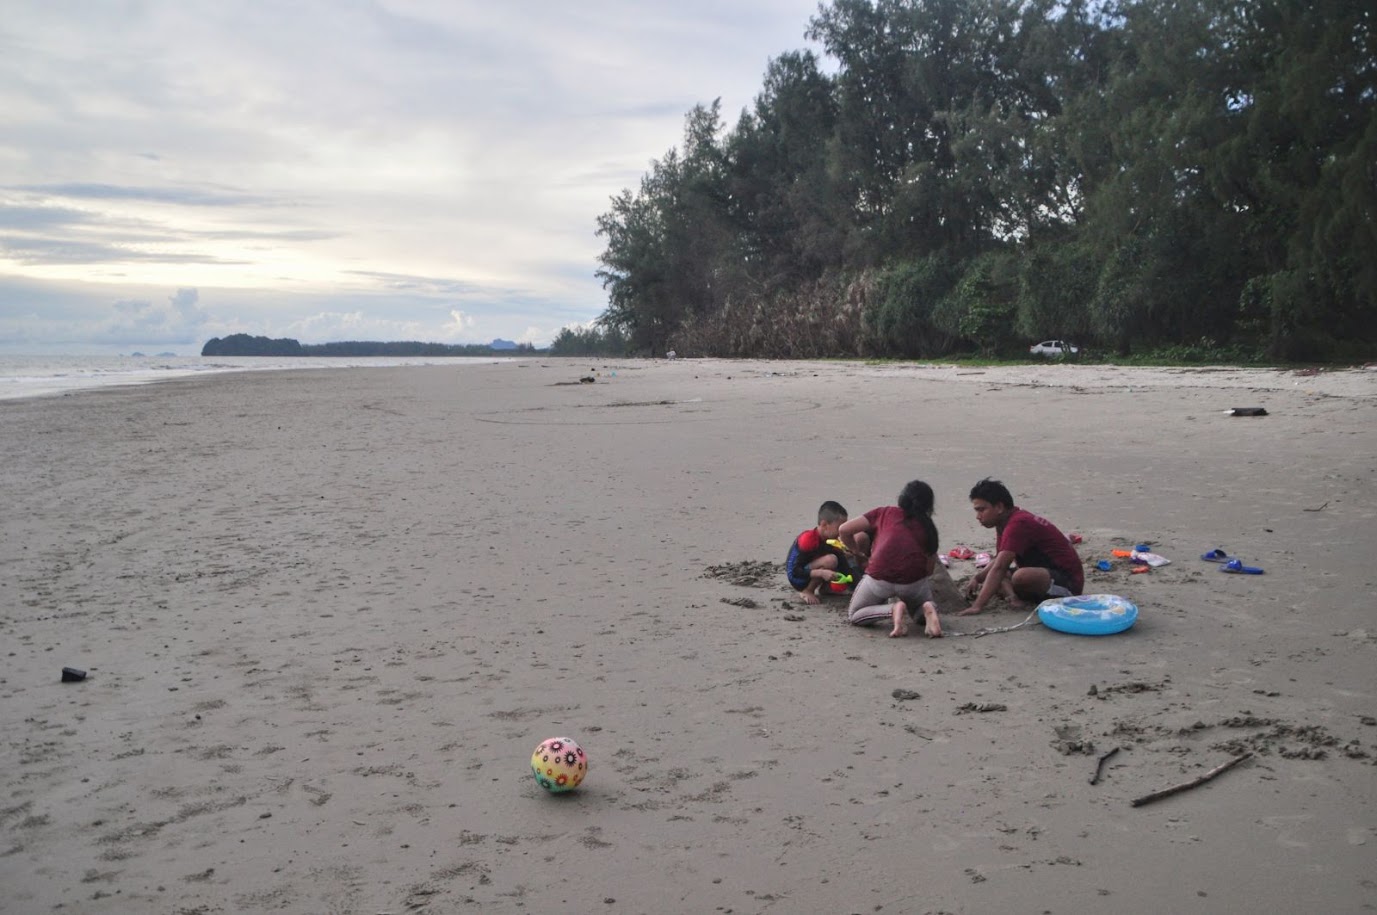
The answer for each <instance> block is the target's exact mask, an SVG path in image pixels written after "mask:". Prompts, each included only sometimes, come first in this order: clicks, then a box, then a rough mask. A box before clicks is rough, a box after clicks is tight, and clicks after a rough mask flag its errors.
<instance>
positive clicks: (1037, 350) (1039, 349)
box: [1028, 340, 1081, 356]
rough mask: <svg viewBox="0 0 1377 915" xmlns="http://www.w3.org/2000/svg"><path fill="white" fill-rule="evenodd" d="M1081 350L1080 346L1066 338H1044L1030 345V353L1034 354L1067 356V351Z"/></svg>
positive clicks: (1076, 351)
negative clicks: (1068, 341) (1072, 343)
mask: <svg viewBox="0 0 1377 915" xmlns="http://www.w3.org/2000/svg"><path fill="white" fill-rule="evenodd" d="M1080 351H1081V348H1080V347H1079V346H1073V345H1071V344H1070V343H1067V342H1066V341H1065V340H1043V341H1042V342H1041V343H1034V344H1033V345H1032V346H1030V347H1028V353H1029V355H1032V356H1065V355H1066V354H1067V353H1072V354H1074V353H1079V352H1080Z"/></svg>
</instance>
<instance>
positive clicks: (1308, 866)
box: [0, 360, 1377, 915]
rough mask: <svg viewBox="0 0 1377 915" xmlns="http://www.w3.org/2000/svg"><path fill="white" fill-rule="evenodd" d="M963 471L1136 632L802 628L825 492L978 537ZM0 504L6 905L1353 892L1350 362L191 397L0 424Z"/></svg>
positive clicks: (1364, 435) (236, 381) (935, 905)
mask: <svg viewBox="0 0 1377 915" xmlns="http://www.w3.org/2000/svg"><path fill="white" fill-rule="evenodd" d="M585 377H591V378H593V379H594V380H593V382H592V383H580V379H581V378H585ZM1251 406H1262V407H1265V408H1266V410H1267V411H1268V415H1266V416H1259V417H1235V416H1229V415H1227V413H1226V412H1225V411H1227V410H1229V409H1230V408H1233V407H1251ZM985 476H995V477H998V478H999V479H1001V480H1003V481H1004V482H1005V483H1006V484H1007V485H1008V486H1009V488H1010V489H1011V490H1012V491H1013V493H1014V494H1015V496H1016V497H1017V499H1018V501H1019V504H1020V505H1021V506H1022V507H1024V508H1028V509H1030V510H1032V511H1034V512H1037V513H1039V514H1044V515H1046V516H1047V517H1048V518H1050V519H1051V520H1052V521H1054V522H1055V523H1056V524H1057V525H1058V526H1060V527H1061V528H1062V529H1063V530H1064V531H1068V532H1070V531H1075V532H1077V533H1079V534H1081V535H1082V537H1083V538H1084V541H1083V543H1082V544H1081V545H1080V546H1079V551H1080V554H1081V556H1082V557H1083V559H1084V560H1085V561H1086V563H1087V576H1086V577H1087V581H1086V591H1087V592H1089V593H1112V594H1119V595H1123V596H1125V597H1127V598H1129V599H1131V600H1132V601H1134V602H1136V603H1137V604H1138V606H1139V607H1140V610H1141V617H1140V619H1139V621H1138V623H1137V625H1136V626H1134V628H1133V629H1131V630H1129V631H1128V632H1126V633H1123V634H1120V635H1115V636H1109V637H1103V638H1085V637H1077V636H1071V635H1065V634H1061V633H1057V632H1053V631H1051V630H1049V629H1046V628H1044V627H1041V626H1036V625H1029V626H1027V627H1024V628H1022V629H1019V630H1017V631H1013V632H1007V633H998V634H992V635H988V636H984V637H979V638H973V637H969V636H965V637H960V636H955V635H954V634H955V633H958V632H962V631H966V632H970V631H974V630H976V629H979V628H981V627H982V626H1009V625H1013V624H1015V623H1017V622H1019V621H1020V620H1022V619H1024V618H1025V616H1026V612H1020V611H1015V610H1013V609H1011V608H1007V607H1003V606H996V607H994V608H992V609H991V610H990V611H988V612H987V613H985V614H983V615H981V616H978V617H973V618H961V617H956V616H952V615H946V616H944V625H945V626H946V628H947V629H948V632H949V633H952V634H953V637H948V638H944V639H940V640H927V639H924V638H922V637H921V635H918V634H915V635H914V636H912V637H909V638H905V639H890V638H887V637H886V631H884V630H881V629H873V630H871V629H859V628H856V627H852V626H848V625H847V624H846V623H845V618H844V613H843V611H844V608H845V602H844V599H842V598H831V599H829V600H827V601H825V602H824V603H823V604H822V605H821V606H820V607H805V606H803V605H802V604H800V603H799V602H797V601H796V600H794V599H793V596H792V591H791V590H790V589H789V588H788V586H787V584H786V583H785V581H784V578H783V574H782V571H781V569H782V561H783V558H784V555H785V552H786V550H787V548H788V546H789V543H790V541H791V539H792V538H793V537H794V536H795V535H796V534H797V533H798V532H799V531H801V530H802V529H804V528H805V527H807V526H810V525H811V524H812V522H813V520H814V514H815V512H816V509H817V506H818V504H819V503H820V502H821V501H823V500H824V499H836V500H839V501H840V502H842V503H843V504H844V505H845V506H846V507H847V508H848V509H850V511H851V512H852V514H853V515H855V514H859V513H861V512H864V511H866V510H868V509H870V508H874V507H876V506H879V505H888V504H892V503H893V501H894V499H895V497H896V495H897V493H898V491H899V489H900V487H901V486H902V485H903V483H904V482H906V481H907V480H910V479H913V478H921V479H924V480H926V481H928V482H929V483H931V484H932V486H933V488H934V489H935V491H936V493H937V511H936V514H935V516H934V518H935V521H936V523H937V526H938V528H939V530H940V531H941V536H942V546H943V550H944V551H945V550H946V549H947V548H949V547H953V546H957V545H968V546H970V547H972V548H973V549H976V550H989V549H991V548H992V547H993V542H992V539H991V532H989V531H986V530H984V529H983V528H981V527H979V526H978V525H977V524H976V522H975V519H974V517H973V514H972V512H971V508H970V504H969V502H968V501H967V498H966V495H967V493H968V491H969V489H970V487H971V485H972V484H973V483H974V482H976V481H977V480H979V479H980V478H982V477H985ZM0 498H2V499H3V505H4V507H5V511H4V514H3V533H4V536H3V539H0V658H2V659H3V664H0V726H3V738H2V739H0V887H3V891H2V892H0V912H4V913H16V915H19V913H24V915H27V913H52V912H59V913H64V915H65V913H169V915H173V913H175V915H209V913H258V912H293V913H295V912H300V913H338V915H344V913H349V915H354V913H357V915H383V913H388V915H403V913H412V912H430V913H449V912H463V911H477V910H480V909H481V910H482V911H485V912H508V911H511V912H518V911H531V912H536V911H545V912H549V911H561V912H607V913H671V912H672V913H678V912H683V913H698V912H703V913H730V915H747V913H763V912H772V913H793V912H805V913H811V912H818V913H849V912H855V913H874V912H885V913H927V912H931V913H938V912H946V913H987V912H1029V913H1079V912H1121V913H1137V912H1143V913H1149V912H1153V913H1155V912H1189V913H1233V912H1300V911H1308V912H1336V913H1337V912H1359V911H1371V910H1372V909H1374V908H1377V791H1375V790H1374V788H1375V787H1377V663H1375V662H1377V613H1375V612H1374V605H1375V604H1377V602H1375V601H1374V588H1375V587H1377V572H1374V570H1373V564H1372V563H1373V557H1374V555H1377V534H1375V533H1374V525H1375V524H1377V371H1362V370H1335V371H1325V372H1322V373H1319V374H1301V373H1297V372H1294V371H1277V370H1236V369H1209V370H1186V369H1121V368H1107V367H1095V366H1084V367H1082V366H1057V365H1051V366H1046V367H1027V368H989V369H981V368H960V367H925V366H919V365H900V364H880V365H866V364H861V363H841V362H819V363H802V362H730V361H699V360H676V361H672V362H668V361H654V362H652V361H634V360H625V361H612V362H609V361H601V360H597V361H572V360H570V361H560V360H531V361H527V362H516V363H507V364H501V365H491V366H463V367H446V366H436V367H408V368H395V369H393V368H388V369H366V370H364V369H342V370H316V371H304V372H261V373H248V374H235V375H224V376H216V377H209V378H193V379H186V380H177V381H170V382H166V383H161V384H157V385H151V386H143V387H131V388H116V389H107V390H97V391H90V392H84V393H78V394H71V395H67V396H62V397H54V398H39V399H30V400H13V401H5V402H0ZM1143 542H1150V543H1151V544H1152V545H1153V549H1154V550H1155V551H1156V552H1158V553H1159V554H1161V555H1163V556H1165V557H1167V558H1169V559H1170V560H1171V564H1170V565H1167V566H1165V567H1162V568H1159V569H1155V570H1154V571H1152V572H1151V573H1149V574H1145V575H1131V574H1129V571H1128V566H1127V565H1126V564H1124V563H1122V562H1119V563H1117V564H1116V567H1115V568H1114V569H1112V570H1111V571H1107V572H1104V571H1099V570H1097V569H1096V568H1095V565H1094V564H1095V562H1096V561H1097V560H1099V559H1104V558H1108V557H1109V555H1110V551H1111V550H1113V549H1123V548H1127V547H1131V546H1132V545H1134V544H1137V543H1143ZM1214 548H1222V549H1223V550H1225V551H1227V552H1228V553H1229V554H1231V555H1236V556H1239V557H1242V558H1243V559H1245V560H1246V561H1247V562H1248V564H1249V565H1253V566H1258V567H1261V568H1263V569H1265V570H1266V574H1265V575H1229V574H1222V573H1221V572H1220V569H1219V567H1218V566H1217V565H1212V564H1209V563H1205V562H1202V561H1201V560H1200V559H1199V557H1200V554H1201V553H1202V552H1204V551H1206V550H1210V549H1214ZM973 570H974V565H973V564H972V563H970V562H961V561H953V562H952V564H951V575H952V576H953V577H954V578H956V579H958V580H959V579H961V578H963V577H965V576H966V575H969V574H970V573H971V572H972V571H973ZM942 609H943V610H944V611H952V610H956V609H959V606H953V605H952V603H951V601H950V600H948V601H947V602H946V605H944V606H943V607H942ZM918 629H919V630H921V626H920V627H918ZM64 666H70V667H74V668H79V669H82V670H86V671H87V672H88V674H89V676H88V677H87V679H85V680H84V681H80V682H71V683H64V682H61V671H62V668H63V667H64ZM896 693H897V696H904V697H908V696H911V695H912V694H914V693H916V694H917V697H916V698H898V697H897V696H896ZM553 736H568V737H571V738H573V739H575V740H577V741H578V742H579V743H580V744H581V745H582V746H583V747H584V748H585V749H586V750H587V752H588V754H589V758H590V771H589V776H588V779H587V781H586V782H585V784H584V785H583V786H582V787H580V788H579V789H578V790H577V791H574V792H571V793H569V794H566V795H559V796H553V795H548V794H546V793H545V792H544V791H543V790H542V789H541V788H540V787H539V786H538V785H537V784H536V782H535V781H534V780H533V779H532V777H531V773H530V768H529V757H530V754H531V751H532V750H533V749H534V748H535V746H536V745H537V744H538V743H539V742H540V741H541V740H543V739H545V738H547V737H553ZM1116 748H1117V749H1118V750H1119V752H1117V753H1116V754H1115V755H1114V756H1113V757H1112V758H1111V759H1109V760H1108V762H1107V763H1106V764H1105V766H1104V772H1103V776H1102V778H1101V780H1100V781H1099V783H1098V784H1094V785H1092V784H1090V777H1091V776H1092V775H1093V774H1094V772H1095V769H1096V764H1097V761H1098V760H1099V758H1100V757H1102V756H1103V755H1105V754H1106V753H1108V752H1109V751H1111V750H1114V749H1116ZM1241 752H1252V753H1253V754H1254V755H1253V756H1252V757H1251V758H1250V759H1248V760H1246V761H1244V762H1243V763H1241V764H1239V765H1237V766H1235V767H1234V768H1232V769H1231V770H1229V771H1228V772H1226V773H1224V774H1222V775H1220V776H1219V777H1218V778H1216V779H1214V780H1213V781H1211V782H1209V783H1208V784H1205V785H1202V786H1200V787H1196V788H1193V789H1191V790H1188V791H1184V792H1181V793H1179V794H1177V795H1175V796H1173V797H1170V798H1167V799H1164V800H1161V801H1158V802H1156V803H1153V804H1149V805H1145V806H1141V807H1133V806H1131V801H1132V800H1133V799H1134V798H1137V797H1139V796H1142V795H1145V794H1147V793H1149V792H1153V791H1156V790H1159V789H1163V788H1167V787H1170V786H1173V785H1176V784H1180V783H1183V782H1186V781H1189V780H1191V779H1192V778H1194V777H1196V776H1199V775H1201V774H1202V773H1205V772H1206V771H1208V770H1210V769H1212V768H1214V767H1215V766H1218V765H1220V764H1221V763H1224V762H1226V761H1228V760H1229V759H1230V758H1231V757H1232V756H1233V755H1235V754H1238V753H1241Z"/></svg>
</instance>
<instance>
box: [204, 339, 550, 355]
mask: <svg viewBox="0 0 1377 915" xmlns="http://www.w3.org/2000/svg"><path fill="white" fill-rule="evenodd" d="M535 352H536V349H535V347H533V346H532V345H531V344H529V343H517V344H515V345H513V346H511V347H509V348H503V349H495V348H494V347H492V346H491V345H490V344H486V343H453V344H452V343H421V342H418V341H414V340H397V341H384V342H377V341H369V340H343V341H340V342H337V343H301V342H299V341H297V340H293V339H292V338H291V337H278V338H270V337H259V336H251V335H249V334H230V335H229V336H228V337H211V338H210V339H209V340H207V341H206V342H205V345H204V346H202V347H201V355H202V356H496V355H503V356H530V355H534V354H535Z"/></svg>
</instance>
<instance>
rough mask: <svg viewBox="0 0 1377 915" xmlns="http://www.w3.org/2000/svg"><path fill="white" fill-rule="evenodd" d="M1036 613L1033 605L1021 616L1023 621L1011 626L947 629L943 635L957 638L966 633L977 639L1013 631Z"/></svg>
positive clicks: (1031, 618)
mask: <svg viewBox="0 0 1377 915" xmlns="http://www.w3.org/2000/svg"><path fill="white" fill-rule="evenodd" d="M1037 615H1038V611H1037V608H1036V607H1034V608H1033V612H1032V613H1030V614H1028V615H1027V616H1025V617H1024V618H1023V622H1021V623H1014V624H1013V625H1012V626H986V627H985V628H984V629H976V630H975V631H973V632H950V631H948V632H944V633H943V635H949V636H952V637H953V638H959V637H961V636H963V635H968V636H970V637H971V638H976V639H978V638H980V637H981V636H986V635H994V634H995V633H997V632H1013V631H1014V630H1016V629H1022V628H1023V627H1024V626H1027V625H1028V624H1029V623H1030V622H1032V620H1033V617H1035V616H1037ZM1033 625H1035V626H1036V625H1037V623H1033Z"/></svg>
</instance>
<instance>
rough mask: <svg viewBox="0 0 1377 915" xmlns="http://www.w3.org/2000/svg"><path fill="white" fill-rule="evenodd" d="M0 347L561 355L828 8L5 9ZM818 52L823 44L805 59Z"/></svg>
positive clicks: (165, 4) (12, 5)
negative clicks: (435, 344) (562, 332)
mask: <svg viewBox="0 0 1377 915" xmlns="http://www.w3.org/2000/svg"><path fill="white" fill-rule="evenodd" d="M2 6H3V15H0V112H3V114H0V351H5V352H121V351H127V350H132V349H143V350H145V351H147V350H149V349H155V350H157V351H160V352H161V351H172V352H178V353H181V354H194V353H198V352H199V351H200V346H201V344H202V343H203V342H204V341H205V340H207V339H209V338H210V337H215V336H225V335H226V334H231V333H250V334H265V335H267V336H271V337H294V338H296V339H298V340H300V341H302V342H303V343H319V342H325V341H330V340H426V341H440V342H448V343H471V342H479V343H486V342H488V341H490V340H492V339H493V338H496V337H501V338H505V339H512V340H522V341H530V342H534V343H537V344H544V343H548V342H549V341H550V339H551V338H552V337H553V336H554V334H555V333H556V332H557V331H558V330H559V328H561V327H563V326H566V325H573V324H581V323H585V322H587V321H590V320H591V319H593V318H595V317H596V316H597V315H598V314H599V313H600V312H601V311H602V310H603V308H604V306H605V304H606V296H605V294H604V292H603V289H602V287H601V284H600V283H599V282H598V281H597V279H596V278H594V276H593V272H594V270H596V269H597V255H598V253H599V252H600V251H601V250H602V245H601V240H600V239H598V238H597V237H596V236H595V235H594V231H595V228H596V222H595V221H596V218H597V216H598V215H599V214H600V213H602V212H604V211H605V210H606V209H607V203H608V199H609V198H610V197H611V196H612V195H613V194H615V193H617V192H618V191H619V190H621V189H622V188H635V187H637V186H638V184H639V181H640V177H641V175H642V174H643V173H644V172H645V171H646V169H647V167H648V165H649V162H650V160H651V159H653V158H659V157H660V156H662V155H664V153H665V151H666V150H668V149H669V148H670V147H671V146H676V145H678V143H679V142H680V140H681V135H682V128H683V119H684V115H685V113H686V112H687V111H688V109H689V108H690V107H692V106H693V105H694V104H696V103H699V102H702V103H709V102H711V101H712V100H713V99H714V98H717V97H720V98H721V99H722V111H723V117H724V120H725V122H726V123H727V124H728V125H731V124H733V123H735V121H736V118H737V116H738V115H739V113H740V111H741V109H742V108H744V107H747V106H749V105H750V104H751V102H752V101H753V100H754V98H755V96H756V94H757V93H758V92H759V91H760V88H761V80H762V77H763V74H764V72H765V67H766V64H767V63H768V61H769V59H770V58H772V57H776V56H778V55H779V54H781V53H783V52H784V51H788V50H794V49H798V48H806V47H812V46H811V45H810V43H808V42H807V41H805V39H804V37H803V33H804V31H805V30H806V29H807V26H808V20H809V18H810V17H811V16H812V15H813V14H814V13H815V12H816V11H817V7H818V4H817V2H816V0H697V2H693V3H684V2H668V0H644V2H632V0H583V2H579V3H569V2H560V3H554V2H546V0H536V2H514V3H493V2H491V0H487V2H481V3H480V2H474V0H234V2H224V0H214V2H212V0H122V2H116V0H44V2H42V3H39V2H26V0H4V2H3V4H2ZM814 49H815V50H816V48H814Z"/></svg>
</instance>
